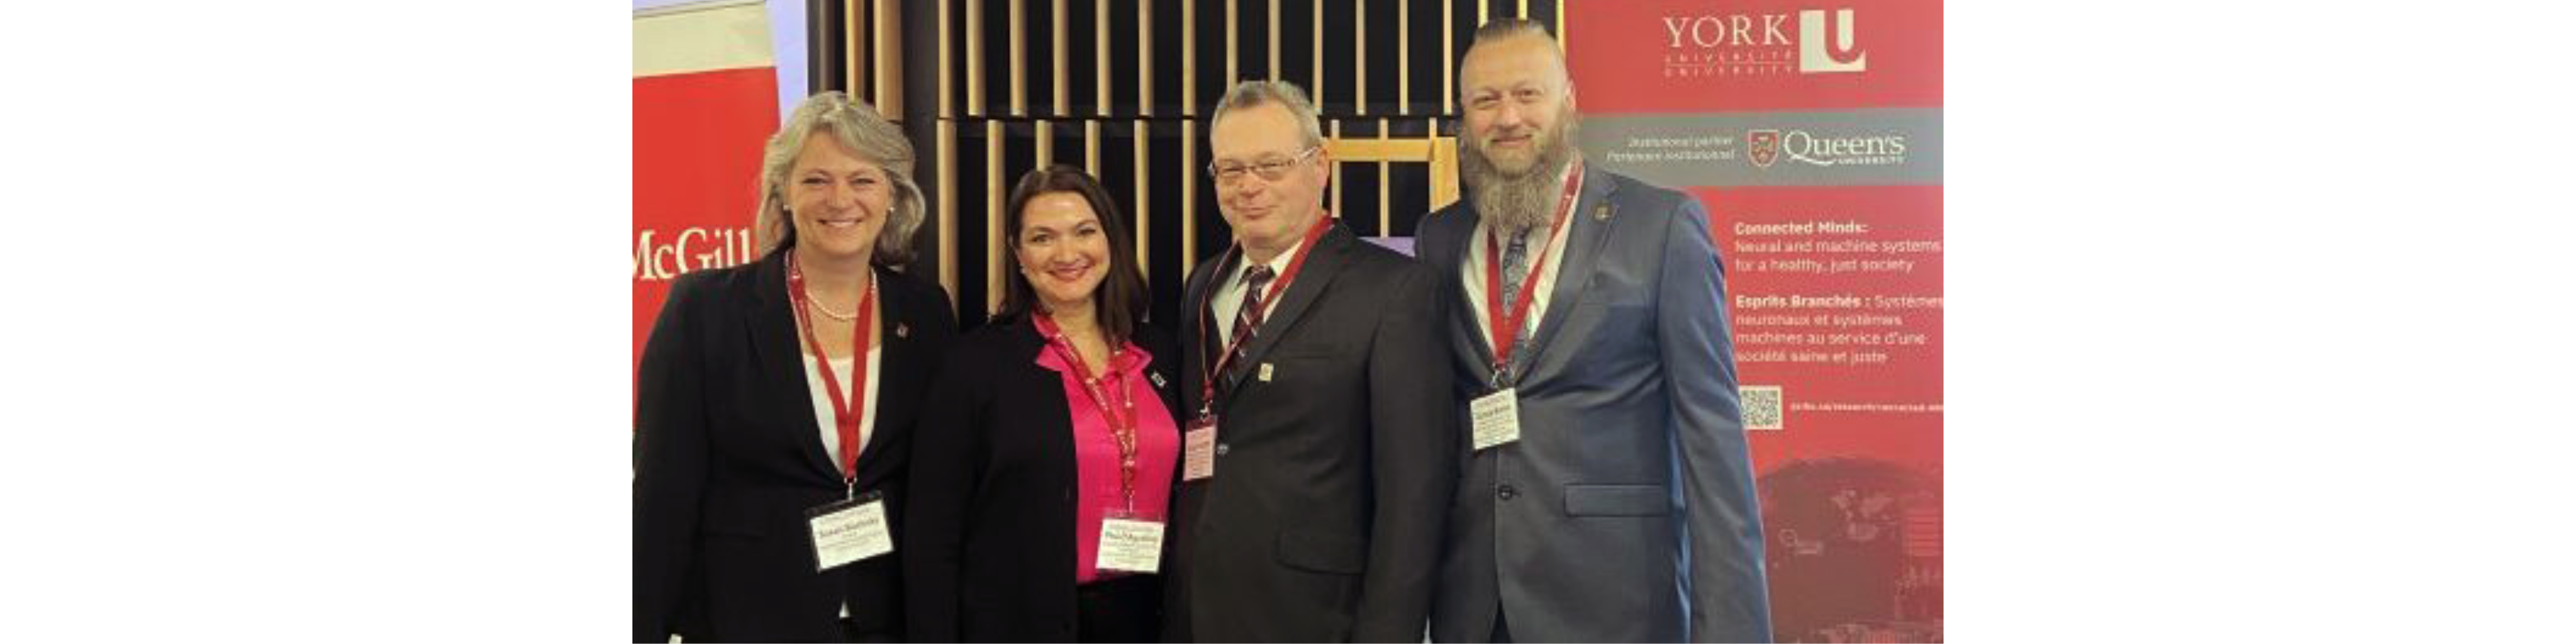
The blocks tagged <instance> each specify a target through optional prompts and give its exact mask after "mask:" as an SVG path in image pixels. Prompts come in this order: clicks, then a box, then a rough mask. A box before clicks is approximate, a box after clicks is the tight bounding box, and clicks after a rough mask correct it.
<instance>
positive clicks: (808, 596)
mask: <svg viewBox="0 0 2576 644" xmlns="http://www.w3.org/2000/svg"><path fill="white" fill-rule="evenodd" d="M786 252H787V251H784V250H781V251H779V252H775V253H771V254H770V255H769V256H767V257H764V258H762V259H761V260H760V261H758V262H754V263H751V264H745V265H742V266H736V267H732V268H725V269H718V270H709V271H699V272H695V273H690V274H688V275H686V276H683V277H681V278H680V280H679V281H678V282H676V283H674V284H673V285H672V287H671V298H670V300H669V301H668V302H665V303H664V304H663V306H662V313H661V317H659V318H658V319H657V320H656V321H655V322H654V325H653V335H652V337H651V339H650V340H648V341H646V342H645V345H644V358H643V364H642V365H641V366H640V367H639V368H638V370H637V374H636V385H635V389H636V392H635V393H636V397H635V441H636V463H635V641H638V642H665V641H669V639H670V634H671V633H674V632H678V633H681V634H683V635H684V636H686V637H687V639H688V641H692V642H696V641H820V640H824V639H829V638H837V637H840V636H841V635H840V631H839V630H838V627H837V625H836V624H835V621H836V620H837V618H838V615H839V612H840V606H841V603H842V602H843V601H847V602H848V603H849V606H850V613H851V615H850V616H851V618H852V619H853V620H855V621H856V622H857V623H858V625H859V626H860V627H861V628H866V629H871V630H874V629H893V630H894V631H895V632H898V633H899V632H901V631H900V629H901V627H902V618H903V613H902V604H901V603H900V601H901V593H900V590H901V587H902V581H901V577H900V568H901V566H899V565H898V564H897V563H896V559H897V558H896V557H893V556H879V557H874V558H870V559H867V560H864V561H858V562H854V563H851V564H848V565H844V566H842V567H840V568H835V569H833V570H831V571H828V572H824V573H820V574H817V573H816V572H815V571H814V565H815V561H814V548H813V544H812V536H811V531H810V529H809V528H808V527H807V524H806V517H805V510H806V509H807V508H812V507H815V506H819V505H823V504H825V503H830V502H832V501H837V500H840V499H841V498H842V497H843V496H844V495H845V494H846V492H845V490H844V488H843V486H842V483H841V475H840V468H839V467H838V464H836V463H833V462H832V461H831V460H830V458H829V456H827V454H828V452H826V451H824V447H823V442H822V440H821V438H820V436H821V435H822V430H821V426H820V425H819V424H818V423H816V422H815V419H814V404H813V398H812V396H811V394H810V393H809V390H808V389H807V388H806V385H805V367H804V363H803V358H802V356H803V352H802V347H801V346H800V342H801V340H799V339H798V337H797V332H796V317H795V313H794V312H793V311H791V310H789V308H788V307H789V304H788V299H787V269H786V261H785V257H786ZM876 275H877V284H878V287H877V293H878V314H877V320H878V325H879V328H880V329H881V331H880V337H881V338H882V342H883V347H884V352H885V353H884V354H883V356H882V357H881V358H880V360H879V365H878V371H877V372H875V373H872V374H870V376H869V379H870V384H871V386H875V387H878V390H877V407H876V408H875V409H873V410H871V411H870V412H869V413H873V414H876V417H875V422H876V425H875V427H874V429H873V430H872V432H871V434H870V435H869V438H868V445H867V447H866V449H865V450H864V451H862V452H861V453H860V458H859V462H858V489H859V493H860V494H867V493H869V492H871V491H874V492H882V493H884V494H885V498H886V512H887V520H888V521H891V522H893V523H892V525H894V526H898V527H899V526H901V525H903V523H902V517H903V511H904V489H903V485H904V474H905V472H904V465H905V461H906V460H907V457H908V456H909V455H910V453H911V447H912V446H911V443H910V439H911V437H912V426H913V421H914V418H915V416H917V415H918V414H919V411H920V401H921V398H922V396H923V395H924V394H925V393H927V392H928V391H929V387H930V380H931V378H932V376H933V375H934V370H935V369H936V368H937V366H938V364H939V361H940V360H941V358H942V357H943V350H944V349H945V348H946V347H947V345H948V343H949V341H950V340H951V339H953V338H954V337H955V336H956V333H957V322H956V317H955V314H954V313H952V311H953V309H951V308H950V307H949V304H948V296H947V294H946V293H945V292H943V291H941V290H940V288H939V286H938V285H936V284H933V283H930V282H927V281H924V280H922V279H921V278H918V277H914V276H910V275H905V274H901V273H895V272H893V271H889V270H885V269H877V273H876Z"/></svg>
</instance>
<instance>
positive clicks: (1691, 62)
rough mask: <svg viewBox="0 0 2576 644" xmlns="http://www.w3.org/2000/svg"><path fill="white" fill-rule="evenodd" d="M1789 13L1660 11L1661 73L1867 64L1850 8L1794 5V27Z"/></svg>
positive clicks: (1844, 69)
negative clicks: (1665, 12) (1662, 68)
mask: <svg viewBox="0 0 2576 644" xmlns="http://www.w3.org/2000/svg"><path fill="white" fill-rule="evenodd" d="M1789 18H1790V15H1789V14H1788V13H1787V12H1781V13H1753V12H1747V13H1718V12H1711V13H1700V14H1686V15H1666V16H1663V17H1662V22H1663V25H1662V26H1663V34H1664V37H1665V40H1664V46H1665V49H1664V55H1663V61H1662V62H1663V67H1664V75H1665V76H1666V77H1673V78H1693V77H1725V76H1769V75H1785V74H1833V73H1851V72H1860V71H1866V70H1868V69H1869V52H1867V51H1864V50H1863V48H1862V47H1861V46H1860V40H1859V27H1858V18H1857V15H1856V12H1854V11H1853V10H1851V9H1833V10H1825V9H1801V10H1798V12H1797V19H1798V22H1797V29H1796V30H1795V31H1794V32H1793V31H1792V30H1790V28H1789ZM1792 33H1795V34H1796V35H1795V36H1794V37H1792V36H1791V34H1792Z"/></svg>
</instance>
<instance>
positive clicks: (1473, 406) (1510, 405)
mask: <svg viewBox="0 0 2576 644" xmlns="http://www.w3.org/2000/svg"><path fill="white" fill-rule="evenodd" d="M1467 411H1468V415H1469V416H1470V417H1472V418H1474V419H1475V424H1476V449H1478V450H1483V449H1485V448H1488V447H1493V446H1495V445H1501V444H1504V443H1509V442H1512V441H1517V440H1520V439H1521V403H1520V395H1519V394H1518V393H1516V392H1515V391H1514V390H1511V389H1504V390H1501V391H1496V392H1494V393H1490V394H1485V395H1483V396H1479V397H1477V398H1476V400H1475V401H1473V402H1469V403H1467Z"/></svg>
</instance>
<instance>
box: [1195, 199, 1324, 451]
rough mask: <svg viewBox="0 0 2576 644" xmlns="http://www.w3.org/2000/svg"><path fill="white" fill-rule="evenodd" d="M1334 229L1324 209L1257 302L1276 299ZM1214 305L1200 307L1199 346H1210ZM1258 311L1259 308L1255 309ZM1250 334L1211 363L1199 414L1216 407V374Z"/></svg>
mask: <svg viewBox="0 0 2576 644" xmlns="http://www.w3.org/2000/svg"><path fill="white" fill-rule="evenodd" d="M1332 229H1333V214H1332V213H1324V215H1323V216H1321V217H1317V218H1316V219H1315V227H1314V228H1313V229H1311V230H1307V231H1306V241H1304V242H1302V243H1299V244H1298V245H1297V254H1296V255H1294V256H1291V257H1289V258H1288V270H1285V271H1280V272H1279V277H1278V278H1277V279H1273V280H1270V288H1268V289H1266V292H1264V293H1262V296H1261V301H1260V302H1258V304H1260V305H1261V306H1262V307H1263V308H1269V306H1270V304H1271V302H1272V301H1273V300H1275V299H1277V298H1278V297H1279V294H1280V293H1282V292H1286V291H1287V290H1288V282H1290V281H1292V280H1295V279H1297V271H1299V270H1301V269H1304V268H1305V267H1306V255H1307V254H1309V253H1313V252H1315V240H1318V239H1323V238H1324V232H1325V231H1329V230H1332ZM1242 252H1243V245H1242V244H1239V243H1238V244H1235V246H1234V247H1233V248H1229V249H1226V253H1227V254H1229V255H1240V254H1242ZM1243 261H1247V262H1249V261H1252V258H1251V257H1248V256H1247V257H1244V258H1243ZM1220 264H1221V262H1220ZM1211 296H1213V292H1211ZM1215 308H1216V307H1214V306H1210V307H1208V308H1207V309H1203V310H1202V311H1201V314H1200V315H1201V317H1200V318H1199V319H1200V323H1199V346H1207V333H1208V325H1209V324H1212V323H1214V322H1215V317H1216V314H1215V313H1214V310H1215ZM1255 313H1260V312H1259V311H1256V312H1255ZM1235 315H1236V316H1237V317H1240V316H1242V315H1243V313H1242V312H1239V311H1238V312H1236V313H1235ZM1262 317H1263V318H1264V320H1263V321H1264V322H1265V323H1266V322H1267V321H1268V318H1269V316H1268V315H1263V316H1262ZM1249 337H1252V334H1250V333H1245V334H1241V335H1237V336H1234V339H1233V340H1230V341H1227V342H1226V343H1225V351H1222V352H1219V353H1217V354H1216V356H1217V357H1216V361H1215V362H1212V363H1209V364H1208V373H1207V377H1206V378H1201V379H1200V380H1199V417H1201V418H1205V417H1207V416H1208V414H1209V413H1211V412H1214V411H1215V410H1216V379H1217V376H1219V375H1221V374H1224V373H1225V364H1226V362H1227V361H1229V360H1231V359H1233V358H1234V350H1235V349H1238V348H1241V347H1242V346H1243V341H1244V339H1245V338H1249Z"/></svg>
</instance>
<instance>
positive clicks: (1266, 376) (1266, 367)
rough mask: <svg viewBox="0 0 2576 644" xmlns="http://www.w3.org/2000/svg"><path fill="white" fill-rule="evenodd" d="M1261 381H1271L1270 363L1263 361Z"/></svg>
mask: <svg viewBox="0 0 2576 644" xmlns="http://www.w3.org/2000/svg"><path fill="white" fill-rule="evenodd" d="M1261 381H1262V382H1270V363H1267V362H1264V363H1261Z"/></svg>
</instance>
